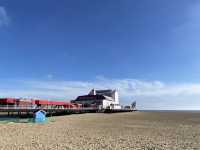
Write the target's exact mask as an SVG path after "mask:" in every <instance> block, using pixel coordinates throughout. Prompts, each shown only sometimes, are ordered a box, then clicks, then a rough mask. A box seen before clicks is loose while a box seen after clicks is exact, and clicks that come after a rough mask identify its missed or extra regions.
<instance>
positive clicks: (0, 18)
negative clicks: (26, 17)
mask: <svg viewBox="0 0 200 150" xmlns="http://www.w3.org/2000/svg"><path fill="white" fill-rule="evenodd" d="M9 21H10V19H9V17H8V15H7V12H6V9H5V8H4V7H2V6H0V27H1V26H7V25H8V24H9Z"/></svg>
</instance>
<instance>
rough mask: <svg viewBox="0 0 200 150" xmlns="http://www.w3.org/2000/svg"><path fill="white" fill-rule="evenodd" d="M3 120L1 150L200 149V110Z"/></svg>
mask: <svg viewBox="0 0 200 150" xmlns="http://www.w3.org/2000/svg"><path fill="white" fill-rule="evenodd" d="M48 119H49V122H48V123H44V124H35V123H24V122H22V123H15V122H8V123H0V138H1V139H0V149H2V150H5V149H7V150H36V149H42V150H68V149H69V150H93V149H94V150H95V149H98V150H101V149H105V150H112V149H114V150H122V149H124V150H126V149H127V150H130V149H133V150H134V149H136V150H165V149H166V150H175V149H180V150H182V149H188V150H189V149H200V142H199V141H200V112H139V111H138V112H129V113H113V114H103V113H96V114H95V113H91V114H73V115H65V116H54V117H50V118H48Z"/></svg>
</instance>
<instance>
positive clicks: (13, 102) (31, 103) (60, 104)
mask: <svg viewBox="0 0 200 150" xmlns="http://www.w3.org/2000/svg"><path fill="white" fill-rule="evenodd" d="M0 105H1V106H8V105H9V106H15V107H20V106H24V107H26V106H27V107H37V108H39V107H42V108H73V109H74V108H82V105H81V104H75V103H71V102H67V101H55V100H54V101H53V100H39V99H37V100H31V99H16V98H0Z"/></svg>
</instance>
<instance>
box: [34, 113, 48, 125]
mask: <svg viewBox="0 0 200 150" xmlns="http://www.w3.org/2000/svg"><path fill="white" fill-rule="evenodd" d="M45 121H46V112H45V111H43V110H39V111H37V112H36V113H35V122H36V123H43V122H45Z"/></svg>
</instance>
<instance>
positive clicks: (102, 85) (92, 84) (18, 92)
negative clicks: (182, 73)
mask: <svg viewBox="0 0 200 150" xmlns="http://www.w3.org/2000/svg"><path fill="white" fill-rule="evenodd" d="M12 84H18V85H21V86H20V87H17V88H15V89H4V88H3V87H0V95H1V97H26V98H45V99H66V100H71V99H74V98H76V96H78V95H83V94H87V93H88V92H89V90H91V89H92V88H96V89H109V88H112V89H117V90H118V91H119V94H120V98H121V101H122V103H130V102H131V100H133V99H134V100H137V102H138V107H139V108H140V109H143V108H145V109H185V108H187V109H196V108H200V102H198V99H200V83H179V84H178V83H174V84H170V83H164V82H161V81H142V80H136V79H107V78H98V79H96V80H94V81H54V80H47V81H33V80H32V81H18V82H17V83H12Z"/></svg>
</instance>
